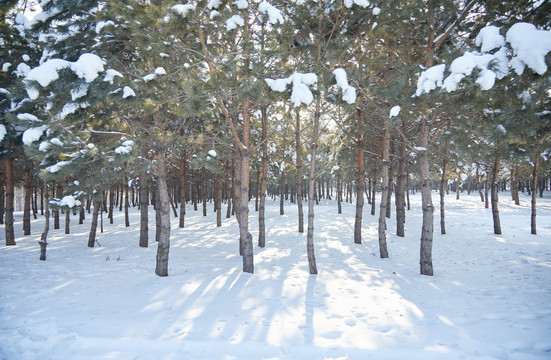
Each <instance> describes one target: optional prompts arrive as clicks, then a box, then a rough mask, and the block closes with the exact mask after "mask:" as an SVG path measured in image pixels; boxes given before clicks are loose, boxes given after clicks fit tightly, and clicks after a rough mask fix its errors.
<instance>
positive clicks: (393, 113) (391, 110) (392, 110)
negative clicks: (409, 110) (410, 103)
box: [389, 105, 400, 117]
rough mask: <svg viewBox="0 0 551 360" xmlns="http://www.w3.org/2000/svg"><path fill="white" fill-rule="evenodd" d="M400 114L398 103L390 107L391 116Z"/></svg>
mask: <svg viewBox="0 0 551 360" xmlns="http://www.w3.org/2000/svg"><path fill="white" fill-rule="evenodd" d="M398 115H400V106H399V105H396V106H394V107H393V108H392V109H390V115H389V117H393V116H398Z"/></svg>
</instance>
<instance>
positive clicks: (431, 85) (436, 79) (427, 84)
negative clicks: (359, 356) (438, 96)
mask: <svg viewBox="0 0 551 360" xmlns="http://www.w3.org/2000/svg"><path fill="white" fill-rule="evenodd" d="M445 69H446V64H441V65H435V66H433V67H430V68H428V69H427V70H425V71H423V72H422V73H421V76H420V77H419V80H417V91H416V92H415V95H416V96H420V95H422V94H428V93H430V92H431V91H432V90H434V89H436V87H437V86H438V87H440V86H442V81H443V79H444V70H445Z"/></svg>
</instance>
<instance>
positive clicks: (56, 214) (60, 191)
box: [54, 184, 63, 230]
mask: <svg viewBox="0 0 551 360" xmlns="http://www.w3.org/2000/svg"><path fill="white" fill-rule="evenodd" d="M62 195H63V187H62V186H61V184H57V186H56V190H55V197H56V198H58V199H61V196H62ZM59 228H60V226H59V210H54V229H55V230H58V229H59Z"/></svg>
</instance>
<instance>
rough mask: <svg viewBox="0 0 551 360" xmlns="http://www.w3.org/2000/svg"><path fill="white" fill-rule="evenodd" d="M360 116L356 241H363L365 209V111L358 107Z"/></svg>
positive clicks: (357, 146) (355, 223)
mask: <svg viewBox="0 0 551 360" xmlns="http://www.w3.org/2000/svg"><path fill="white" fill-rule="evenodd" d="M357 116H358V139H357V141H356V150H357V153H358V163H357V166H358V174H357V178H356V219H355V222H354V243H355V244H361V243H362V217H363V209H364V191H365V189H364V186H365V171H364V149H363V113H362V110H361V109H357Z"/></svg>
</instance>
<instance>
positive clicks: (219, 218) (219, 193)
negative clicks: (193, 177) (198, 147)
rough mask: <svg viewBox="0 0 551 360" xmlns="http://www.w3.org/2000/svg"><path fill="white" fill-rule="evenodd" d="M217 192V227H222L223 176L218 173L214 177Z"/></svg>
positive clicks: (220, 165)
mask: <svg viewBox="0 0 551 360" xmlns="http://www.w3.org/2000/svg"><path fill="white" fill-rule="evenodd" d="M219 168H220V169H222V162H219ZM214 182H215V191H216V227H221V226H222V175H221V174H220V173H216V175H215V176H214Z"/></svg>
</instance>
